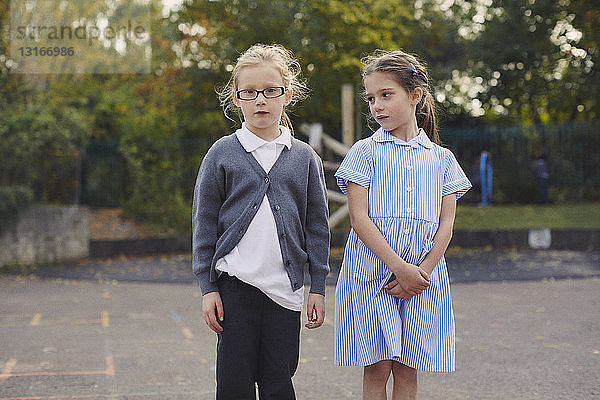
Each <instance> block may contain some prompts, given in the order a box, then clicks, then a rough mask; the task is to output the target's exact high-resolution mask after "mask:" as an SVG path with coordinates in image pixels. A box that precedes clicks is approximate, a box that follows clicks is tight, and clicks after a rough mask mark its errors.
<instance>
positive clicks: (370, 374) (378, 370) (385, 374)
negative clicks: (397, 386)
mask: <svg viewBox="0 0 600 400" xmlns="http://www.w3.org/2000/svg"><path fill="white" fill-rule="evenodd" d="M391 371H392V361H391V360H384V361H379V362H378V363H375V364H373V365H368V366H366V367H365V368H364V372H363V397H362V398H363V400H387V394H386V390H385V388H386V385H387V381H388V379H389V377H390V372H391Z"/></svg>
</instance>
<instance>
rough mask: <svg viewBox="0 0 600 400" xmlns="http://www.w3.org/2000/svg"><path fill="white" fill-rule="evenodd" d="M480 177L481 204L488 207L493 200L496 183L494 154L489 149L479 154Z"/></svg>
mask: <svg viewBox="0 0 600 400" xmlns="http://www.w3.org/2000/svg"><path fill="white" fill-rule="evenodd" d="M479 179H480V181H481V186H480V187H481V206H482V207H487V206H488V205H490V203H491V201H492V193H493V192H492V188H493V184H494V166H493V164H492V155H491V154H490V153H489V152H488V151H487V150H483V151H482V152H481V155H480V156H479Z"/></svg>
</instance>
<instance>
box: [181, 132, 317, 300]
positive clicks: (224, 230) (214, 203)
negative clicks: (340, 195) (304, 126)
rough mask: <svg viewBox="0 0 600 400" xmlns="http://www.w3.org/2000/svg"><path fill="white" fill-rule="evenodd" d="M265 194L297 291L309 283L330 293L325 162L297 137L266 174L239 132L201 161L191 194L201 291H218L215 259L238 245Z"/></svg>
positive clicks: (195, 259)
mask: <svg viewBox="0 0 600 400" xmlns="http://www.w3.org/2000/svg"><path fill="white" fill-rule="evenodd" d="M265 194H266V195H267V198H268V199H269V204H270V206H271V209H272V211H273V215H274V217H275V225H276V226H277V234H278V238H279V245H280V247H281V255H282V257H283V265H284V267H285V269H286V271H287V275H288V277H289V278H290V285H291V288H292V290H294V291H295V290H297V289H299V288H301V287H302V285H303V284H304V266H305V264H306V263H307V262H308V271H309V273H310V279H311V287H310V292H311V293H319V294H323V295H324V294H325V279H326V277H327V275H328V274H329V224H328V209H327V190H326V186H325V177H324V174H323V164H322V162H321V159H320V158H319V156H318V155H317V154H316V153H315V151H314V150H313V149H312V148H311V147H310V146H308V145H307V144H306V143H304V142H302V141H300V140H298V139H295V138H293V137H292V146H291V148H289V149H288V148H287V147H285V148H284V149H283V151H282V152H281V154H280V155H279V158H278V159H277V161H276V162H275V164H274V165H273V167H272V168H271V170H270V171H269V173H268V174H267V173H266V172H265V170H264V169H263V168H262V167H261V166H260V164H259V163H258V161H256V159H255V158H254V156H253V155H252V154H251V153H248V152H246V150H245V149H244V148H243V147H242V144H241V143H240V142H239V140H238V138H237V136H236V135H235V134H231V135H228V136H225V137H222V138H221V139H219V140H217V141H216V142H215V143H214V144H213V145H212V147H211V148H210V149H209V150H208V153H207V154H206V156H205V157H204V160H203V161H202V164H201V165H200V170H199V171H198V177H197V180H196V187H195V189H194V203H193V209H192V231H193V232H192V253H193V257H192V269H193V271H194V274H195V275H196V277H197V279H198V282H199V283H200V289H201V291H202V293H203V294H206V293H209V292H215V291H218V288H217V285H216V281H217V278H218V277H219V275H220V272H219V271H216V270H215V265H216V263H217V261H218V260H219V259H220V258H222V257H223V256H225V255H227V254H229V252H230V251H231V250H232V249H233V248H234V247H235V246H236V245H237V244H238V242H239V241H240V239H241V238H242V236H243V235H244V233H245V232H246V229H248V226H249V225H250V222H251V221H252V219H253V218H254V216H255V215H256V213H257V211H258V207H259V206H260V204H261V202H262V200H263V198H264V196H265Z"/></svg>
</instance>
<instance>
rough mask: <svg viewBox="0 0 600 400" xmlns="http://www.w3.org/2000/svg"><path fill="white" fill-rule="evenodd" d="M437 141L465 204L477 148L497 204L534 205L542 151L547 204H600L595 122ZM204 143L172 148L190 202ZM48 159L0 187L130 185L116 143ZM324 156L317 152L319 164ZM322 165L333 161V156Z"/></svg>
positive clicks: (116, 189)
mask: <svg viewBox="0 0 600 400" xmlns="http://www.w3.org/2000/svg"><path fill="white" fill-rule="evenodd" d="M440 136H441V138H442V141H443V144H444V146H446V147H448V148H450V149H451V150H452V151H453V152H454V154H455V155H456V157H457V159H458V160H459V162H460V164H461V165H462V167H463V169H464V170H465V172H466V173H467V175H468V176H469V177H470V178H471V180H472V181H473V183H474V184H475V185H474V186H475V189H474V190H471V191H470V192H469V194H468V195H467V196H466V197H465V199H464V200H466V201H472V202H478V201H479V199H480V197H479V193H478V191H477V188H476V186H477V179H476V175H477V169H478V168H479V155H480V153H481V152H482V151H483V150H486V151H488V152H489V153H491V156H492V161H493V167H494V184H493V195H494V200H495V201H496V202H497V203H533V202H535V201H536V200H537V198H536V185H535V177H534V165H535V162H536V160H537V158H538V157H540V155H542V154H544V155H545V157H546V161H547V164H548V168H549V175H550V197H551V200H552V201H554V202H567V201H573V202H574V201H599V200H600V176H599V171H600V121H590V122H581V123H569V124H563V125H543V126H531V127H526V128H523V127H515V126H474V127H460V128H459V127H442V129H441V130H440ZM209 146H210V143H208V141H207V140H205V139H197V140H189V141H186V142H185V143H181V145H180V146H179V147H180V148H181V154H180V156H178V157H181V159H182V160H184V163H183V165H184V166H185V168H183V169H185V171H181V173H180V177H179V178H177V181H178V185H181V186H182V192H185V193H188V192H189V194H190V197H191V192H192V189H193V185H194V179H195V175H196V173H197V167H198V165H196V164H198V160H200V158H201V156H202V155H203V154H204V153H205V152H206V150H207V148H208V147H209ZM51 156H52V157H49V158H47V157H43V158H42V159H40V160H37V161H36V160H33V162H32V163H31V164H30V165H25V166H23V168H22V169H21V171H20V173H19V179H18V181H16V182H4V183H3V184H7V185H10V184H25V185H27V186H30V187H32V189H33V192H34V196H35V199H34V200H36V201H43V202H58V203H71V202H76V203H77V202H81V203H83V204H88V205H91V206H98V207H117V206H119V205H120V204H121V203H122V202H123V200H124V198H125V197H126V195H127V188H128V185H129V184H130V183H131V182H129V180H130V177H129V173H128V167H127V162H126V160H125V159H124V157H123V156H122V154H121V152H120V144H119V143H118V142H110V143H94V144H92V145H89V146H88V147H87V148H86V149H85V150H84V151H81V152H76V153H73V154H71V153H69V154H59V155H57V154H52V155H51ZM327 157H329V156H328V155H327V154H325V155H324V159H327ZM329 161H334V162H335V161H339V157H338V159H335V160H334V159H333V158H332V159H331V160H329ZM21 175H22V176H21ZM15 176H16V175H15ZM5 180H6V179H5ZM9 180H10V179H9ZM13 180H15V179H13ZM334 186H335V185H334ZM188 187H189V190H188Z"/></svg>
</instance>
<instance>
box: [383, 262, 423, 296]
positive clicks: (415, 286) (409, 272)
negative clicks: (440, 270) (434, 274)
mask: <svg viewBox="0 0 600 400" xmlns="http://www.w3.org/2000/svg"><path fill="white" fill-rule="evenodd" d="M394 273H395V275H396V279H394V280H393V281H391V282H389V283H388V284H387V285H385V290H386V292H387V293H389V294H390V295H392V296H394V297H398V298H400V299H410V298H412V297H414V296H416V295H418V294H421V293H423V291H424V290H425V289H427V288H428V287H429V285H430V284H431V281H430V278H429V274H427V272H425V270H423V268H421V267H419V266H416V265H413V264H408V263H406V264H405V265H402V266H401V267H400V268H399V269H397V270H396V271H394Z"/></svg>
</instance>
